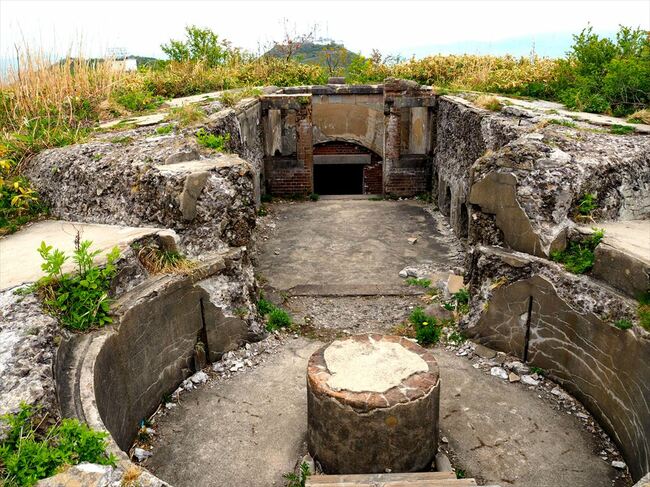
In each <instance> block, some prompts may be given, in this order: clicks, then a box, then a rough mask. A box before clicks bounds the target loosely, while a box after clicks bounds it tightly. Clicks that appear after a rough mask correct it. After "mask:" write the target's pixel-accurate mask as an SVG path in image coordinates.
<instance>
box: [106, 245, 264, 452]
mask: <svg viewBox="0 0 650 487" xmlns="http://www.w3.org/2000/svg"><path fill="white" fill-rule="evenodd" d="M242 259H245V255H244V254H243V253H242V250H232V251H229V252H228V253H226V254H223V255H220V256H217V257H213V258H212V259H211V260H209V261H207V262H206V263H205V264H203V265H202V266H201V267H200V268H198V269H196V270H195V271H194V272H193V273H192V274H191V275H184V276H179V275H167V276H162V277H157V278H153V279H150V280H148V281H146V282H145V283H143V284H142V285H140V286H138V287H136V288H135V289H133V290H132V291H130V292H128V293H127V294H125V295H124V296H122V297H121V298H120V299H119V301H118V302H116V303H115V306H114V315H115V323H114V325H113V326H111V327H110V328H108V329H107V330H106V332H107V337H106V339H105V341H104V343H103V346H102V347H101V350H100V351H99V353H98V354H97V357H96V360H95V363H94V393H95V400H96V402H97V408H98V410H99V413H100V415H101V418H102V420H103V423H104V424H105V425H106V428H107V429H108V430H109V431H110V432H111V435H112V436H113V438H114V439H115V441H116V442H117V444H118V445H119V446H120V448H122V449H123V450H127V449H128V448H129V447H130V446H131V443H132V442H133V439H134V437H135V435H136V433H137V431H138V428H139V423H140V421H141V420H142V418H145V417H148V416H149V415H151V413H153V411H154V410H155V409H156V408H157V407H158V405H159V404H160V400H161V398H162V397H163V396H164V395H165V394H169V393H171V392H172V391H174V390H175V389H176V387H178V385H179V384H180V382H182V381H183V380H184V379H185V378H187V377H188V376H189V375H190V374H191V373H192V372H194V371H196V364H195V347H196V346H197V344H198V343H199V342H200V343H201V344H202V345H203V348H205V350H206V352H207V355H208V357H209V358H210V359H212V360H216V359H218V358H219V357H220V356H221V354H223V353H224V352H226V351H229V350H233V349H235V348H238V347H239V346H241V345H242V344H243V343H244V341H245V340H247V339H251V338H252V337H253V336H254V335H255V334H256V333H259V331H260V330H259V328H257V327H256V323H254V322H247V321H245V320H244V319H241V318H239V317H237V316H234V315H233V312H234V309H235V308H237V307H238V306H239V305H242V304H243V305H247V306H248V309H251V307H252V304H251V298H252V291H253V290H252V289H251V287H250V286H251V285H252V270H251V268H250V266H249V265H248V264H247V263H246V262H245V261H242ZM229 275H230V278H229ZM200 346H201V345H199V347H200Z"/></svg>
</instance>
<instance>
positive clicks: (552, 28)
mask: <svg viewBox="0 0 650 487" xmlns="http://www.w3.org/2000/svg"><path fill="white" fill-rule="evenodd" d="M283 19H287V21H288V25H290V26H295V28H296V30H297V31H298V32H304V31H305V30H308V28H309V26H312V25H317V28H318V30H317V31H318V34H319V35H320V36H323V37H328V38H331V39H334V40H335V41H338V42H342V43H344V44H345V46H346V47H347V48H348V49H350V50H352V51H355V52H360V53H362V54H364V55H368V54H369V53H370V52H371V50H372V49H373V48H375V49H379V50H380V51H382V52H383V53H385V54H399V55H401V56H403V57H411V56H412V55H415V56H416V57H423V56H425V55H427V54H437V53H443V54H449V53H462V52H467V53H477V54H504V53H511V54H515V55H527V54H529V53H530V51H531V48H532V46H533V43H534V45H535V51H536V52H537V53H538V54H539V55H543V56H551V57H557V56H562V55H563V54H564V53H565V52H566V50H567V49H568V48H569V46H570V44H571V34H575V33H577V32H579V31H580V30H581V29H582V28H584V27H585V26H586V25H587V24H591V25H592V26H593V28H594V30H595V31H596V32H598V33H599V34H602V35H608V36H610V35H613V34H614V33H615V32H616V30H617V29H618V26H619V24H623V25H628V26H634V27H641V28H644V29H646V30H650V0H613V1H612V0H600V1H599V0H591V1H587V0H581V1H574V0H554V1H548V0H547V1H533V0H509V1H488V0H482V1H470V0H456V1H442V0H441V1H426V0H421V1H398V0H375V1H370V0H366V1H354V0H348V1H344V0H329V1H309V0H302V1H298V0H295V1H272V0H266V1H253V0H240V1H207V0H205V1H178V0H148V1H147V0H145V1H142V0H130V1H129V0H113V1H104V0H85V1H84V0H76V1H56V0H49V1H43V0H41V1H37V0H0V59H5V60H6V59H7V58H11V57H13V52H14V49H15V47H14V46H15V45H17V44H18V45H21V44H24V42H27V43H28V44H29V45H30V46H40V47H42V48H43V49H44V50H45V51H46V52H48V53H50V54H53V55H56V56H58V55H60V54H62V53H65V52H66V51H67V50H68V49H70V48H71V46H77V45H79V43H80V41H81V44H82V45H83V50H84V52H85V54H86V55H87V56H102V55H104V54H106V52H107V50H109V49H111V48H123V49H125V50H126V51H127V53H128V54H133V55H142V56H153V57H159V58H163V57H164V55H163V53H162V51H161V50H160V44H161V43H164V42H167V41H168V40H169V39H170V38H175V39H180V38H182V37H183V32H184V28H185V26H186V25H197V26H201V27H209V28H210V29H212V30H213V31H214V32H216V33H217V34H219V35H220V36H222V37H224V38H226V39H228V40H230V41H231V42H232V43H233V44H234V45H235V46H238V47H242V48H245V49H247V50H250V51H254V52H258V51H259V49H260V46H267V45H271V44H272V42H273V41H274V40H278V39H281V38H282V33H283Z"/></svg>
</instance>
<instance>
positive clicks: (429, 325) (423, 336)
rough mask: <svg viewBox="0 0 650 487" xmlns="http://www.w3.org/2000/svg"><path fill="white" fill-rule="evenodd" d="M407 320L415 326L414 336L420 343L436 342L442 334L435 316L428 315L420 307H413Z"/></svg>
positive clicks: (429, 343) (440, 326)
mask: <svg viewBox="0 0 650 487" xmlns="http://www.w3.org/2000/svg"><path fill="white" fill-rule="evenodd" d="M409 321H410V322H411V324H412V325H413V327H414V328H415V338H416V339H417V341H418V343H420V344H421V345H432V344H435V343H438V341H439V340H440V335H441V334H442V325H440V324H438V320H437V319H436V317H435V316H428V315H427V314H426V313H425V312H424V310H423V309H422V308H420V307H418V308H415V309H414V310H413V311H412V312H411V315H410V316H409Z"/></svg>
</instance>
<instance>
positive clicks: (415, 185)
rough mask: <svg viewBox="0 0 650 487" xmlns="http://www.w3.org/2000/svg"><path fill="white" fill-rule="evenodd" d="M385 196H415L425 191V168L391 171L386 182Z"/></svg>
mask: <svg viewBox="0 0 650 487" xmlns="http://www.w3.org/2000/svg"><path fill="white" fill-rule="evenodd" d="M385 190H386V194H391V195H394V196H415V195H417V194H420V193H424V192H426V191H427V171H426V169H425V168H417V169H393V171H392V173H391V174H390V179H389V181H387V182H386V188H385Z"/></svg>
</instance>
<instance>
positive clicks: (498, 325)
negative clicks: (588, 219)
mask: <svg viewBox="0 0 650 487" xmlns="http://www.w3.org/2000/svg"><path fill="white" fill-rule="evenodd" d="M475 257H477V261H476V262H477V265H476V267H475V268H474V270H473V274H472V278H471V282H470V284H471V289H472V295H474V296H477V297H476V298H475V299H478V302H475V303H473V309H474V310H476V309H481V310H483V311H482V312H481V313H480V314H479V315H474V316H472V317H471V318H470V320H469V323H468V324H467V327H466V329H465V331H466V333H467V334H468V336H471V337H473V338H475V339H477V341H478V342H480V343H483V344H485V345H487V346H489V347H492V348H495V349H497V350H501V351H503V352H507V353H511V354H513V355H515V356H517V357H519V358H520V359H521V360H526V361H527V362H528V363H530V364H531V365H534V366H536V367H540V368H542V369H544V370H545V371H546V372H547V373H548V375H549V376H550V377H551V378H553V379H554V380H556V381H558V382H559V383H560V384H561V385H562V386H563V387H564V388H565V389H567V391H569V392H570V393H571V394H573V395H574V396H575V397H576V398H577V399H578V400H579V401H580V402H582V403H583V404H584V405H585V407H586V408H587V409H589V411H590V412H591V413H592V414H593V415H594V416H595V417H596V418H597V420H598V422H599V423H600V424H601V426H602V427H603V428H604V429H605V430H606V431H607V433H608V434H609V435H610V437H611V438H612V439H613V440H614V441H615V442H616V443H617V444H618V445H619V447H620V449H621V451H622V453H623V455H624V457H625V460H626V462H627V464H628V466H629V467H630V470H631V472H632V474H633V475H634V477H635V478H639V477H641V476H642V475H643V474H645V473H646V472H648V471H649V470H650V362H648V360H646V358H647V357H650V334H648V333H647V332H645V331H644V330H642V329H640V328H634V329H631V330H620V329H618V328H616V327H615V326H614V325H613V320H614V319H615V318H613V317H617V316H618V317H620V316H633V315H634V309H635V303H634V302H632V301H630V302H628V301H626V300H625V299H624V298H623V299H622V298H621V297H620V296H617V295H616V294H614V293H613V292H612V291H611V290H610V289H609V288H605V287H601V286H599V285H597V284H595V283H592V282H590V281H587V280H586V279H584V278H582V277H579V276H575V275H572V274H568V273H566V272H564V271H561V270H559V267H557V266H556V265H554V264H549V263H547V262H545V261H543V260H542V259H539V258H535V257H532V256H524V254H519V253H518V254H513V253H509V252H507V251H503V250H500V249H496V248H489V247H479V248H477V249H475ZM503 279H506V281H507V282H511V284H507V285H503V286H500V287H496V288H495V289H494V291H492V292H491V293H490V295H489V296H483V295H482V293H481V291H480V290H479V288H481V287H485V283H489V282H502V281H503ZM603 315H609V316H612V317H611V318H610V319H609V320H605V319H603V318H602V316H603Z"/></svg>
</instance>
